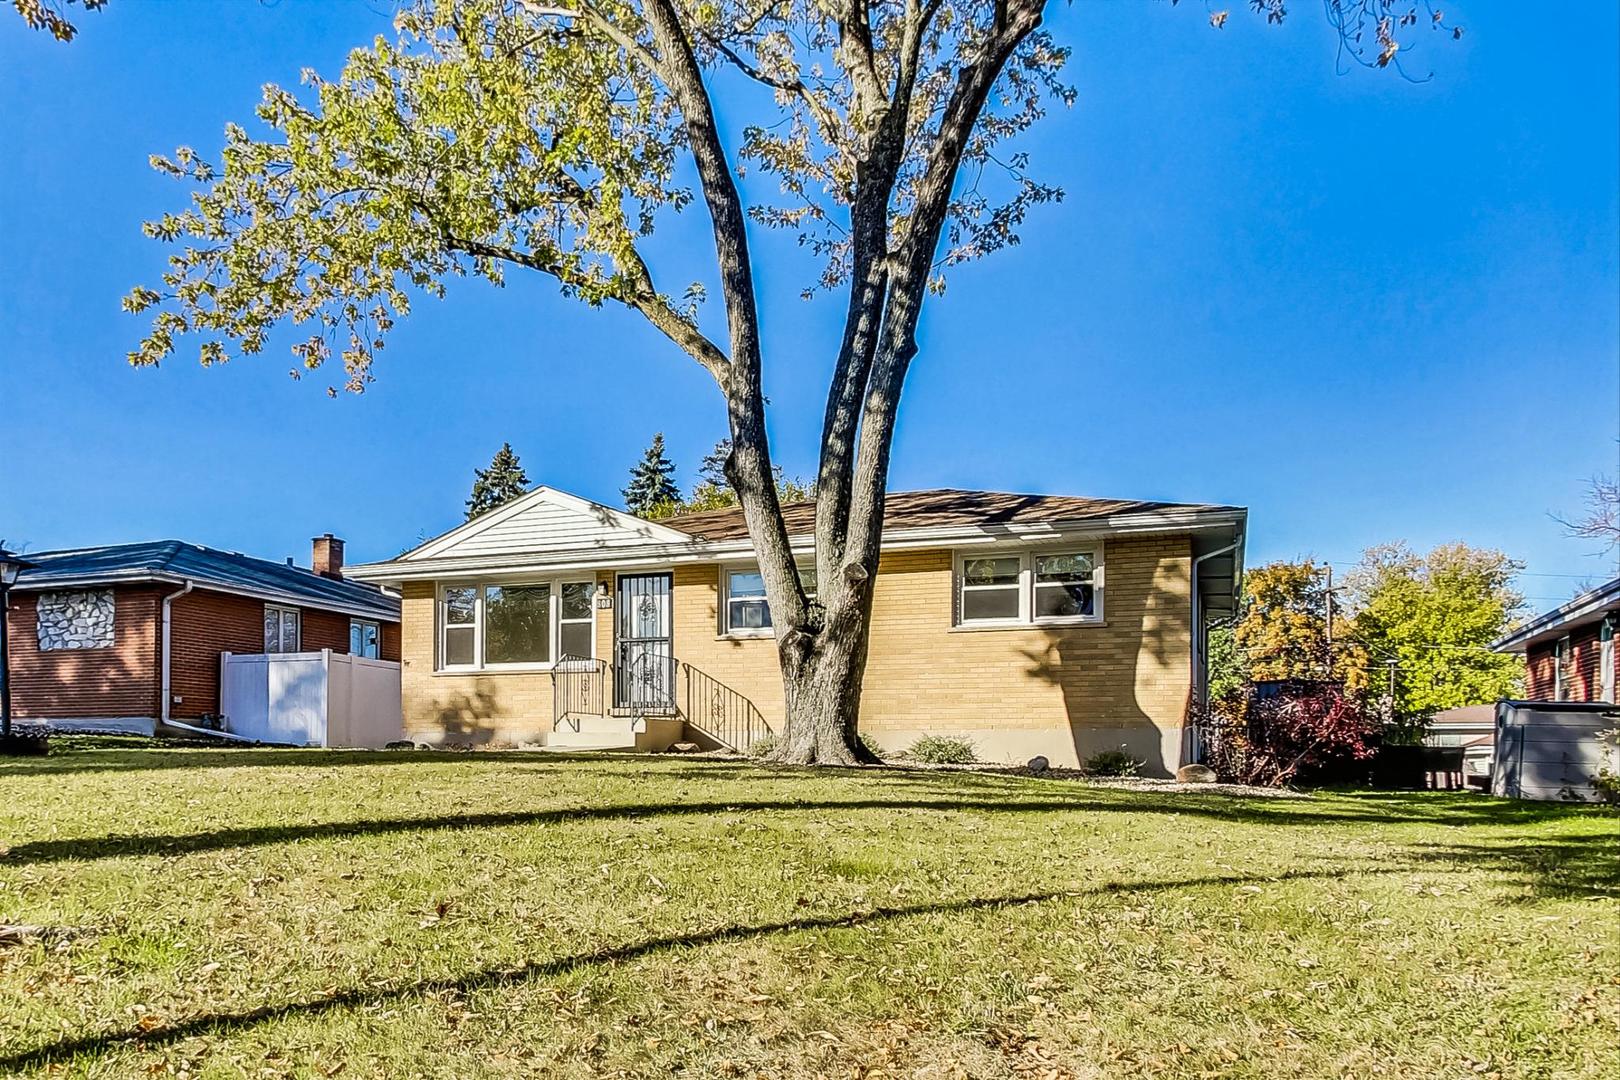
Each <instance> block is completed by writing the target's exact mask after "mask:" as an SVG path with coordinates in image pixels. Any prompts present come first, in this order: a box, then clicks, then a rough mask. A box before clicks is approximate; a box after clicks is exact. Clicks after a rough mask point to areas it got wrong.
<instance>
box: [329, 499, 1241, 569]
mask: <svg viewBox="0 0 1620 1080" xmlns="http://www.w3.org/2000/svg"><path fill="white" fill-rule="evenodd" d="M1243 522H1244V515H1243V514H1242V513H1241V512H1240V513H1236V514H1230V513H1221V514H1219V515H1213V514H1199V515H1186V516H1182V517H1179V518H1176V519H1171V518H1168V517H1166V516H1164V515H1131V516H1130V517H1129V519H1128V520H1127V518H1125V517H1116V518H1114V519H1112V520H1111V521H1110V522H1103V523H1098V522H1070V523H1061V522H1053V523H1033V524H1018V525H1000V526H989V527H987V526H983V525H972V526H954V527H950V528H926V529H897V530H894V531H892V532H888V533H885V534H884V537H883V541H882V545H881V549H882V550H883V551H904V550H908V549H928V548H936V547H968V546H976V545H981V544H983V545H994V544H1024V543H1040V542H1054V543H1056V542H1066V541H1072V540H1090V539H1107V538H1109V537H1113V536H1128V535H1147V534H1152V533H1183V532H1205V531H1209V530H1211V529H1219V528H1222V527H1224V526H1230V527H1233V528H1234V529H1241V528H1242V525H1243ZM788 543H789V547H790V548H791V549H792V550H793V551H795V552H799V553H804V552H809V551H811V550H813V549H814V545H815V538H814V537H813V536H809V535H800V536H795V537H791V538H790V539H789V541H788ZM753 552H754V548H753V543H752V541H751V540H749V539H747V538H742V539H736V540H694V541H692V542H690V543H685V544H679V545H671V544H653V545H645V544H625V545H623V546H622V547H620V548H618V549H617V550H614V549H605V550H604V549H601V548H596V549H594V550H592V551H590V552H588V553H584V554H582V552H581V550H580V549H579V548H573V549H567V550H561V551H555V552H539V553H537V552H518V553H514V554H512V555H495V556H490V555H482V556H466V555H464V556H459V557H452V558H417V559H394V560H390V561H388V562H381V563H360V564H357V565H355V566H349V567H345V568H344V573H345V574H347V575H348V576H349V577H351V578H354V579H356V580H358V581H372V582H377V583H384V582H387V583H396V582H404V581H413V580H433V579H442V578H454V577H458V576H486V575H488V574H491V573H510V574H523V573H536V572H546V571H556V570H565V569H566V570H576V569H579V570H585V569H608V568H613V569H628V568H639V567H643V566H645V567H664V566H669V565H672V564H674V563H686V562H724V561H727V560H730V559H740V558H749V557H752V556H753Z"/></svg>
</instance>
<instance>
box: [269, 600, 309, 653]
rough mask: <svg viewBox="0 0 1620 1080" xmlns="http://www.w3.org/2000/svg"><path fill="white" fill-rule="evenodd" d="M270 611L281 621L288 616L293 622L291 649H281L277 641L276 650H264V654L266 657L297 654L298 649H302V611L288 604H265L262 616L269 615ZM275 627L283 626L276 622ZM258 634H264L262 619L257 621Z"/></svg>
mask: <svg viewBox="0 0 1620 1080" xmlns="http://www.w3.org/2000/svg"><path fill="white" fill-rule="evenodd" d="M272 611H274V612H275V613H276V614H277V615H278V616H279V618H280V619H282V620H284V619H286V618H287V616H289V615H291V616H292V621H293V647H292V648H291V649H282V648H280V647H279V646H280V642H279V641H278V642H277V646H278V647H277V648H276V649H274V650H271V649H265V654H266V655H268V656H285V655H287V654H288V653H295V652H298V651H299V650H300V649H302V648H303V647H304V613H303V611H301V610H300V609H298V608H295V607H292V606H291V605H289V604H266V605H264V614H265V615H269V614H270V613H271V612H272ZM277 625H278V627H284V625H285V624H284V623H282V622H280V621H278V623H277ZM259 633H260V634H261V635H262V634H263V633H264V620H263V619H262V618H261V619H260V621H259ZM277 636H278V637H279V636H281V635H280V634H279V633H278V635H277Z"/></svg>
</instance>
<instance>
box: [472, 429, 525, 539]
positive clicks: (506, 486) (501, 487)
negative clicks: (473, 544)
mask: <svg viewBox="0 0 1620 1080" xmlns="http://www.w3.org/2000/svg"><path fill="white" fill-rule="evenodd" d="M528 490H529V477H528V474H526V473H525V472H524V471H523V465H522V463H520V462H519V461H518V456H517V454H515V453H513V451H512V444H511V443H509V442H503V443H501V448H500V449H499V450H497V451H495V456H494V457H493V458H491V459H490V462H489V468H487V469H474V470H473V486H472V498H470V499H468V500H467V520H468V521H471V520H472V519H473V518H475V517H477V516H478V515H480V514H487V513H488V512H489V511H491V510H493V509H495V508H496V507H497V506H500V505H501V504H502V503H508V502H511V501H512V500H513V499H515V498H517V497H518V496H519V495H522V494H524V493H525V492H527V491H528Z"/></svg>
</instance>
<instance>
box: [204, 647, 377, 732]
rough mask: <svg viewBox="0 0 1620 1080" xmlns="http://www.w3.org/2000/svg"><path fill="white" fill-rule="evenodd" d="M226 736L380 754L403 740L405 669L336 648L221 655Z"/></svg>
mask: <svg viewBox="0 0 1620 1080" xmlns="http://www.w3.org/2000/svg"><path fill="white" fill-rule="evenodd" d="M219 668H220V671H219V702H220V713H221V715H223V716H224V729H225V730H226V731H228V732H230V733H231V734H233V735H240V736H242V737H243V738H248V739H255V740H257V741H259V742H265V743H277V744H280V745H284V746H333V747H335V746H351V747H355V746H359V747H373V748H375V747H381V746H383V745H385V744H387V743H390V742H393V741H394V740H395V739H398V738H400V736H401V733H402V732H403V730H404V720H403V717H402V714H401V709H400V680H399V672H400V667H399V664H398V663H397V662H396V661H393V660H368V659H366V658H364V657H359V656H350V655H349V654H347V653H335V652H333V651H332V650H330V649H322V650H321V651H320V652H303V653H248V654H240V653H222V654H221V655H220V658H219Z"/></svg>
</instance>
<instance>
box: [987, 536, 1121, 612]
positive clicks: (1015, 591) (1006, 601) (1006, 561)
mask: <svg viewBox="0 0 1620 1080" xmlns="http://www.w3.org/2000/svg"><path fill="white" fill-rule="evenodd" d="M955 577H956V603H955V622H956V625H957V626H960V627H965V628H973V627H985V628H988V627H995V626H1053V625H1056V626H1063V625H1072V624H1080V623H1088V622H1099V621H1101V619H1102V552H1101V548H1100V547H1098V546H1096V545H1088V546H1084V547H1080V546H1076V547H1061V548H1058V547H1054V548H1050V549H1043V550H1038V551H989V552H980V551H967V552H959V553H958V554H957V557H956V575H955Z"/></svg>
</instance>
